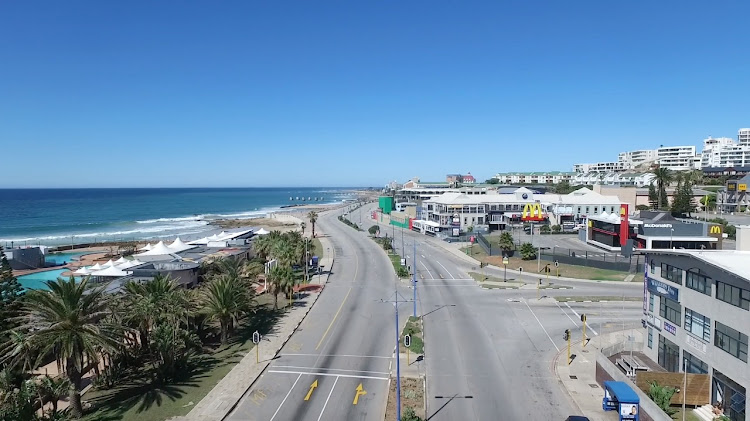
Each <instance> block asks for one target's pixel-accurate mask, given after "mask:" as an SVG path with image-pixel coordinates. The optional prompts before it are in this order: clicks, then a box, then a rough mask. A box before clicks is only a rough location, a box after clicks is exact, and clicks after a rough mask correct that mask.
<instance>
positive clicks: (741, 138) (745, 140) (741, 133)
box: [737, 129, 750, 145]
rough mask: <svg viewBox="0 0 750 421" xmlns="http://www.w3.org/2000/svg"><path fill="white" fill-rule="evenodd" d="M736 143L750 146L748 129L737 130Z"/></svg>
mask: <svg viewBox="0 0 750 421" xmlns="http://www.w3.org/2000/svg"><path fill="white" fill-rule="evenodd" d="M737 142H739V144H740V145H750V129H740V130H738V131H737Z"/></svg>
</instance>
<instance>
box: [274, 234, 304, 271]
mask: <svg viewBox="0 0 750 421" xmlns="http://www.w3.org/2000/svg"><path fill="white" fill-rule="evenodd" d="M271 255H272V256H273V257H274V258H275V259H276V260H278V262H279V265H281V266H286V267H290V268H291V267H292V265H293V264H294V263H295V262H297V261H298V260H299V258H298V257H297V253H296V250H295V248H294V246H293V245H292V244H290V243H289V242H288V241H284V240H283V239H280V240H279V241H277V242H276V243H275V244H274V247H273V251H272V252H271Z"/></svg>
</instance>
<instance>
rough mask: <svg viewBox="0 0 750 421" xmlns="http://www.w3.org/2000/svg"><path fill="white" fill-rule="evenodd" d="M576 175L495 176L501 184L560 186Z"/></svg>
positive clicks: (549, 172)
mask: <svg viewBox="0 0 750 421" xmlns="http://www.w3.org/2000/svg"><path fill="white" fill-rule="evenodd" d="M573 175H574V173H571V172H564V171H539V172H505V173H497V174H495V177H494V178H495V179H496V180H498V182H499V183H500V184H506V185H507V184H559V183H562V182H563V181H568V182H570V181H571V179H572V177H573Z"/></svg>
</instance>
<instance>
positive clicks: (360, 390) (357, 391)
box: [352, 383, 367, 405]
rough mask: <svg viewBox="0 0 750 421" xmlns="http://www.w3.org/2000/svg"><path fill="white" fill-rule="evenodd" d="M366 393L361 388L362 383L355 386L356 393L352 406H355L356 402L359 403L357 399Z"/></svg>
mask: <svg viewBox="0 0 750 421" xmlns="http://www.w3.org/2000/svg"><path fill="white" fill-rule="evenodd" d="M366 394H367V391H366V390H365V389H364V388H363V387H362V383H360V384H359V386H357V389H356V393H355V394H354V402H352V405H356V404H357V402H359V397H360V396H362V395H366Z"/></svg>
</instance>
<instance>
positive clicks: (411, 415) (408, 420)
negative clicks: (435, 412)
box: [401, 407, 424, 421]
mask: <svg viewBox="0 0 750 421" xmlns="http://www.w3.org/2000/svg"><path fill="white" fill-rule="evenodd" d="M401 421H424V420H422V418H421V417H419V416H417V414H416V412H414V408H411V407H407V408H406V409H405V410H404V413H403V414H401Z"/></svg>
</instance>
